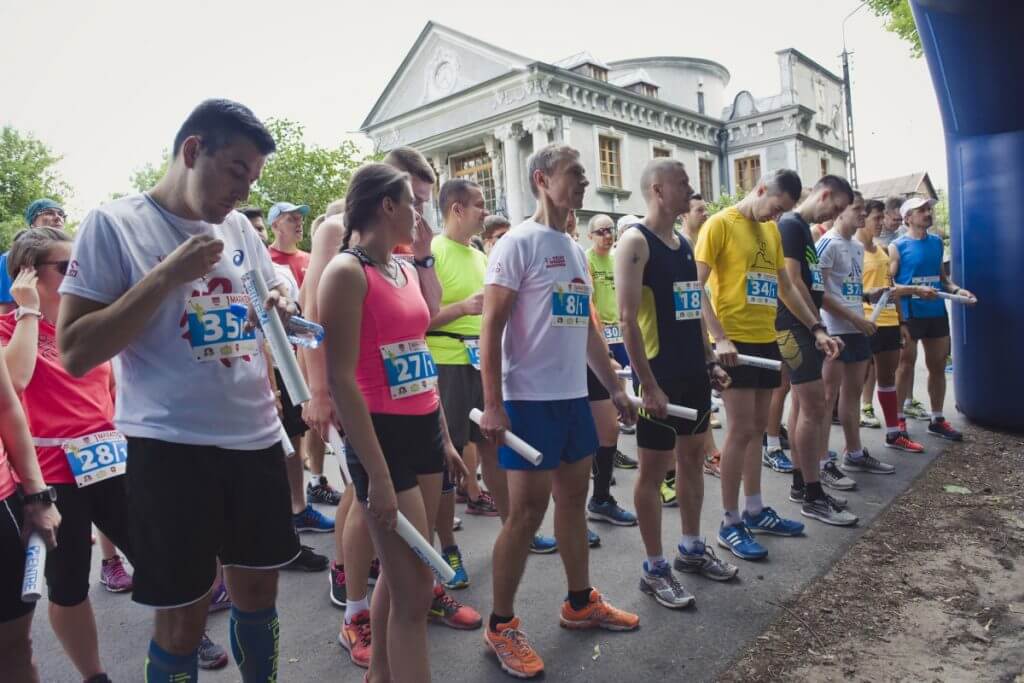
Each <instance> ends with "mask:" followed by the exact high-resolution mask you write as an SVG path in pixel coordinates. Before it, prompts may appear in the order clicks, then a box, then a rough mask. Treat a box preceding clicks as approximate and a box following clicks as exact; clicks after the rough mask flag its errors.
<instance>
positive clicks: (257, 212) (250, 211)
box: [239, 206, 263, 220]
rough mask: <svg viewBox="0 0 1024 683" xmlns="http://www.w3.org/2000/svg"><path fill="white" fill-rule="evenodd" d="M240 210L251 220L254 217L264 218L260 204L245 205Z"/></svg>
mask: <svg viewBox="0 0 1024 683" xmlns="http://www.w3.org/2000/svg"><path fill="white" fill-rule="evenodd" d="M239 211H240V212H241V213H242V215H243V216H245V217H246V218H248V219H249V220H252V219H253V218H263V209H261V208H260V207H258V206H243V207H242V208H240V209H239Z"/></svg>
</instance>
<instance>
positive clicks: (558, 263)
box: [544, 254, 565, 268]
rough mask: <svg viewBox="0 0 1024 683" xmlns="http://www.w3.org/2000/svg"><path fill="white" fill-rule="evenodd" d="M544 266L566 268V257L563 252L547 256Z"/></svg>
mask: <svg viewBox="0 0 1024 683" xmlns="http://www.w3.org/2000/svg"><path fill="white" fill-rule="evenodd" d="M544 266H545V267H547V268H565V257H564V256H562V255H561V254H559V255H558V256H545V257H544Z"/></svg>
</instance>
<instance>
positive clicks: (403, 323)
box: [349, 252, 439, 415]
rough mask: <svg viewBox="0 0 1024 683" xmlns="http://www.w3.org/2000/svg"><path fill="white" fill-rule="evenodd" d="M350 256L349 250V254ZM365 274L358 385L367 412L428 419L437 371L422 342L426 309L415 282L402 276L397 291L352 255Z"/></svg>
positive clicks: (433, 407)
mask: <svg viewBox="0 0 1024 683" xmlns="http://www.w3.org/2000/svg"><path fill="white" fill-rule="evenodd" d="M349 253H353V252H349ZM354 253H355V256H356V257H357V258H359V260H360V262H361V263H362V264H363V272H364V273H366V298H365V299H364V301H363V320H362V325H361V327H360V330H359V365H358V366H357V368H356V383H357V384H358V385H359V389H360V390H361V391H362V392H363V398H364V399H365V400H366V405H367V407H368V408H369V410H370V413H384V414H388V415H427V414H429V413H432V412H434V411H435V410H437V408H438V403H439V401H438V395H437V369H436V367H435V366H434V360H433V357H432V356H431V355H430V350H429V349H428V348H427V344H426V342H425V341H424V339H425V337H426V333H427V328H428V327H429V326H430V309H428V308H427V302H426V301H424V300H423V294H421V293H420V288H419V284H418V283H417V281H416V279H415V278H414V277H410V276H409V273H408V271H407V270H406V267H405V265H404V264H402V263H401V261H399V264H400V267H401V268H402V272H403V273H405V275H406V278H405V279H406V282H405V285H404V286H402V287H395V286H394V285H393V284H392V283H391V282H390V281H388V280H387V279H386V278H385V277H384V276H383V275H381V274H380V272H379V271H378V270H377V269H376V268H374V267H373V266H372V265H370V264H369V263H368V262H367V261H366V260H365V259H364V258H362V257H361V256H362V255H361V254H359V253H358V252H354Z"/></svg>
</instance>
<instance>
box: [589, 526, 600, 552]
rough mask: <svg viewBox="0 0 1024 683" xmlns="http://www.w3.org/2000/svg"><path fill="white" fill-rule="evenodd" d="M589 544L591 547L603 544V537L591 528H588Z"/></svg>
mask: <svg viewBox="0 0 1024 683" xmlns="http://www.w3.org/2000/svg"><path fill="white" fill-rule="evenodd" d="M587 545H589V546H590V547H591V548H596V547H597V546H599V545H601V537H600V536H598V535H597V534H595V533H594V532H593V531H591V530H590V529H587Z"/></svg>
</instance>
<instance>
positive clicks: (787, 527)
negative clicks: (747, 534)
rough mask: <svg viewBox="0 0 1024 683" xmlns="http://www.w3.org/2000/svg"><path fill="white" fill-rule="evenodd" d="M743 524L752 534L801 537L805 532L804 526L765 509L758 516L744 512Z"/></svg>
mask: <svg viewBox="0 0 1024 683" xmlns="http://www.w3.org/2000/svg"><path fill="white" fill-rule="evenodd" d="M743 523H744V524H745V525H746V526H747V528H748V529H750V531H751V532H752V533H755V534H775V535H776V536H799V535H801V534H802V533H803V532H804V525H803V524H801V523H800V522H794V521H793V520H791V519H783V518H782V517H779V513H777V512H775V510H772V509H771V508H770V507H765V508H763V509H762V510H761V512H760V513H758V514H757V516H754V515H751V514H750V513H749V512H747V511H746V510H744V511H743Z"/></svg>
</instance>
